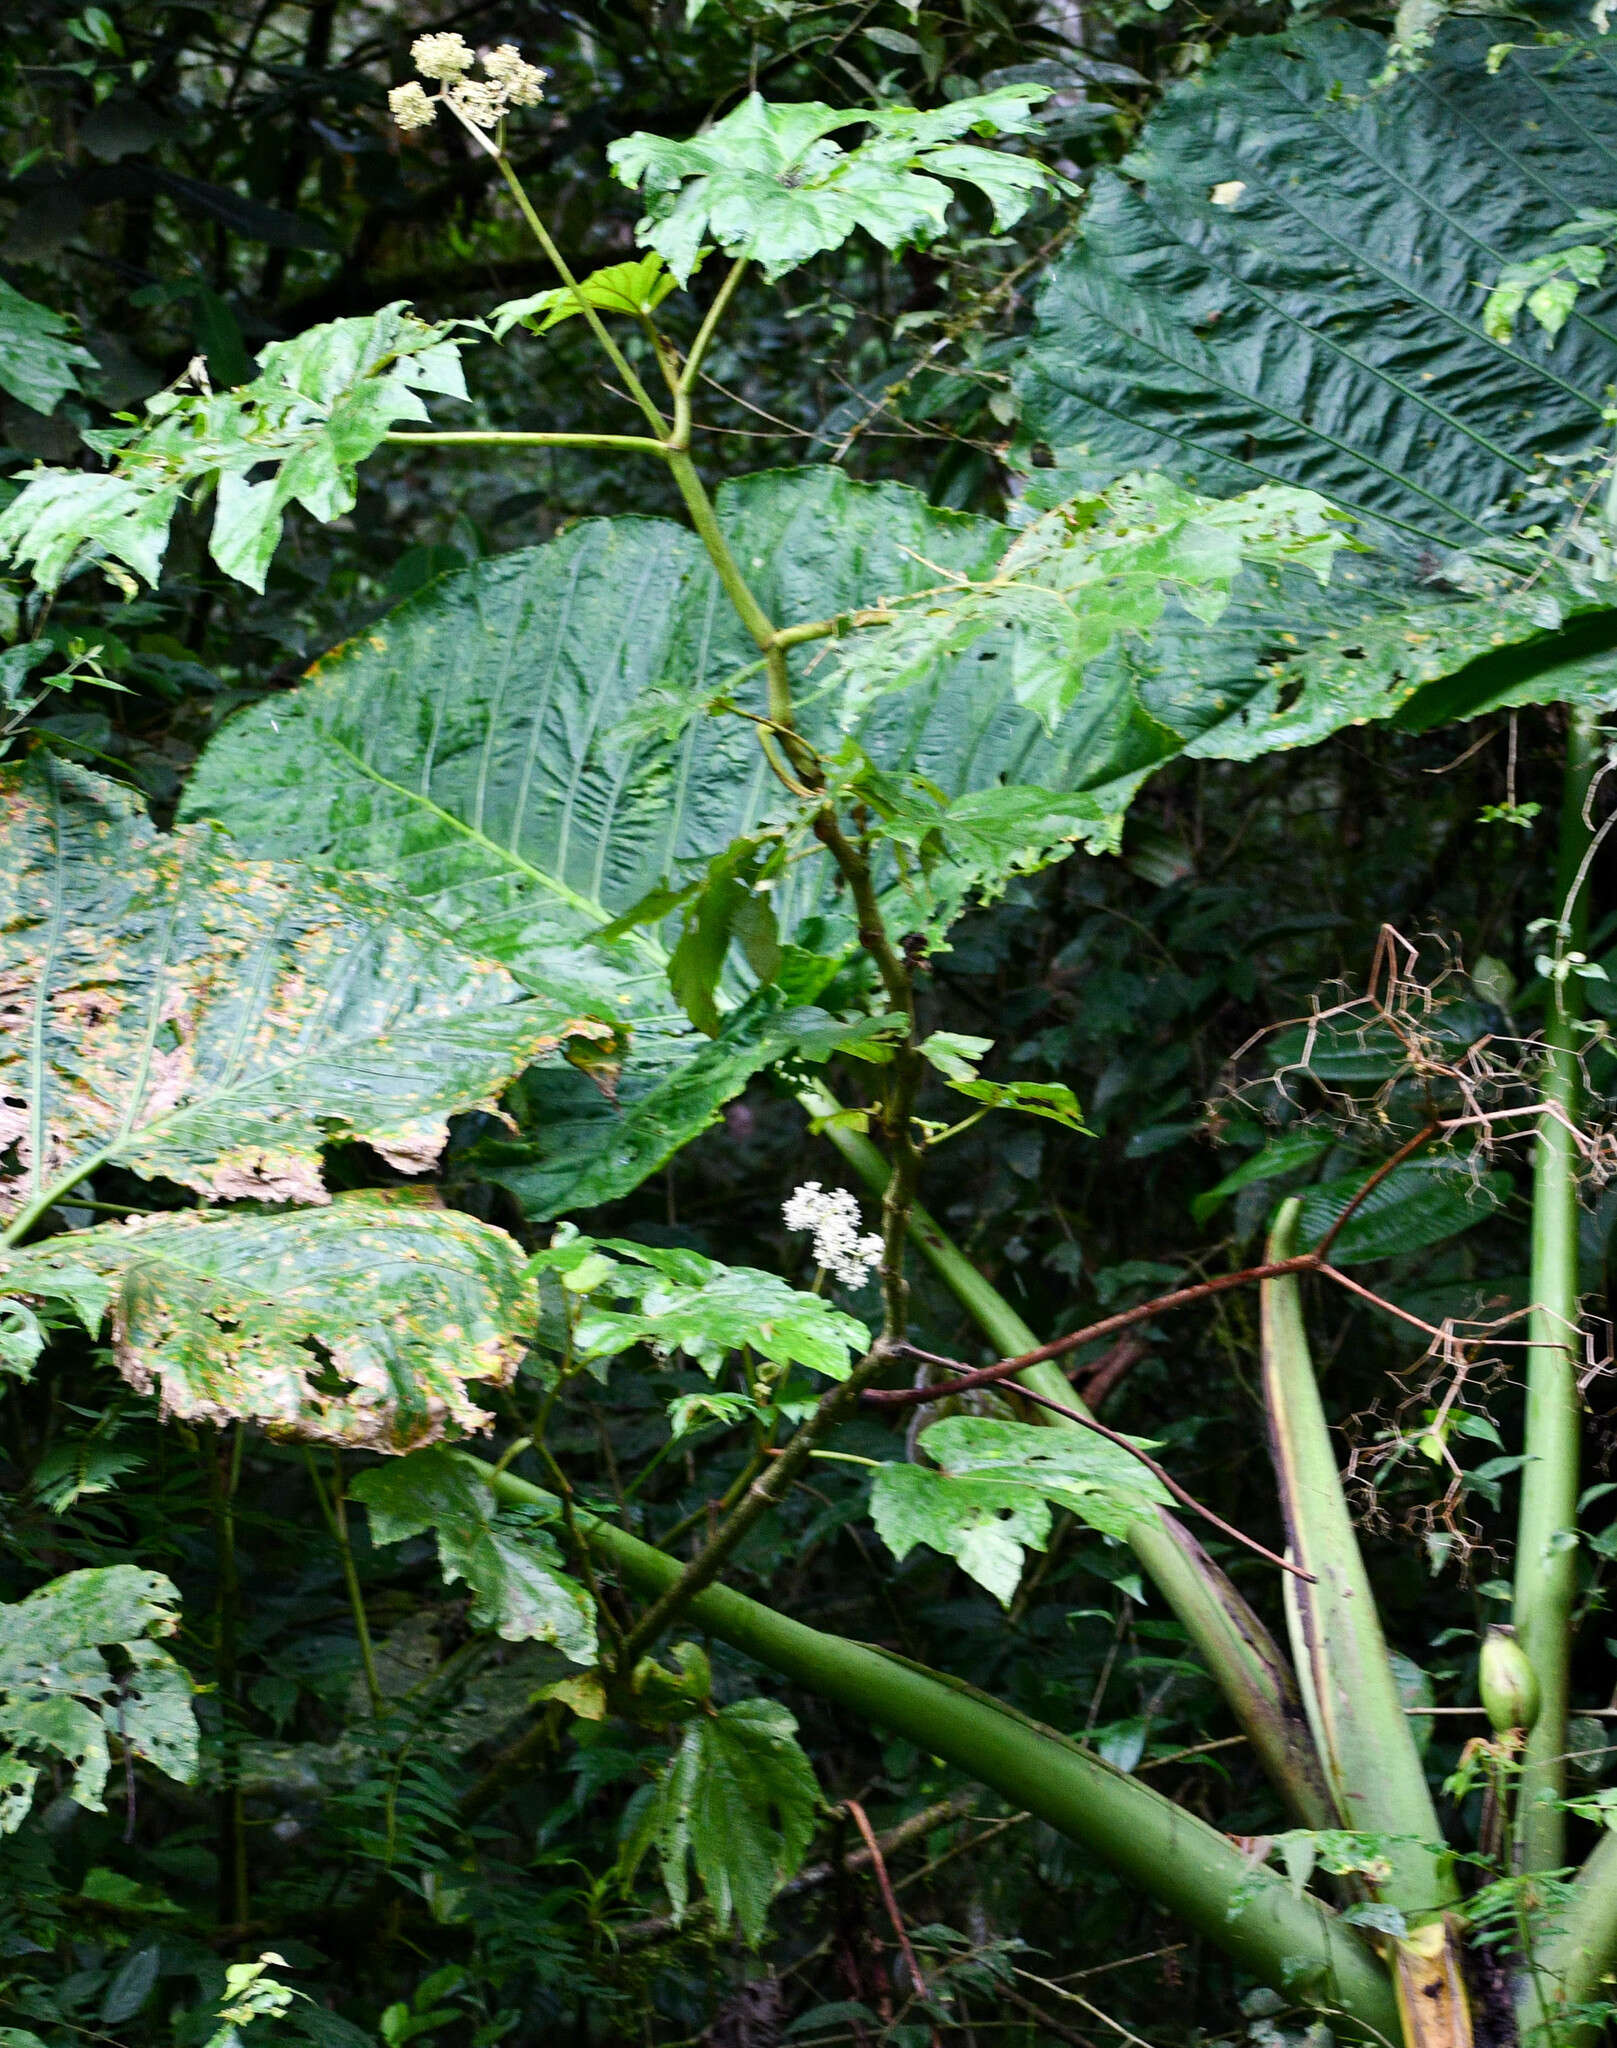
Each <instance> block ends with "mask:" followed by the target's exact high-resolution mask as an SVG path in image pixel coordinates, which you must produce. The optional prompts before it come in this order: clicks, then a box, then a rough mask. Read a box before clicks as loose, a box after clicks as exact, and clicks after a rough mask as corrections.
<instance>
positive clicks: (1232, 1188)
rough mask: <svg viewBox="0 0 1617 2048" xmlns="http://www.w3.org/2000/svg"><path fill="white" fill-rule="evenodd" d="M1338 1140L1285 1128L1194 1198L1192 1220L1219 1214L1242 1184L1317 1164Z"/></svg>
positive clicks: (1325, 1133) (1331, 1134)
mask: <svg viewBox="0 0 1617 2048" xmlns="http://www.w3.org/2000/svg"><path fill="white" fill-rule="evenodd" d="M1335 1143H1336V1136H1335V1133H1334V1132H1332V1131H1328V1130H1316V1129H1312V1128H1310V1129H1305V1130H1300V1131H1286V1132H1283V1133H1282V1134H1281V1136H1279V1137H1278V1138H1271V1139H1270V1141H1269V1143H1268V1144H1267V1145H1265V1146H1264V1148H1263V1150H1262V1151H1261V1152H1255V1153H1253V1155H1252V1157H1251V1158H1250V1159H1243V1160H1242V1161H1241V1163H1240V1165H1239V1166H1237V1167H1236V1168H1234V1169H1233V1171H1231V1172H1229V1173H1227V1174H1225V1176H1224V1178H1223V1179H1222V1180H1221V1181H1218V1182H1217V1183H1216V1184H1215V1185H1214V1186H1212V1187H1210V1188H1208V1189H1206V1190H1205V1191H1204V1192H1203V1193H1202V1194H1199V1195H1197V1196H1195V1197H1194V1198H1193V1199H1192V1201H1191V1204H1190V1213H1191V1217H1192V1219H1193V1221H1195V1222H1196V1223H1205V1222H1206V1221H1207V1219H1208V1217H1209V1216H1213V1215H1216V1214H1217V1212H1218V1210H1219V1208H1220V1207H1221V1205H1222V1204H1223V1203H1225V1202H1227V1201H1228V1200H1229V1198H1230V1196H1231V1195H1238V1194H1239V1193H1240V1192H1241V1190H1242V1189H1243V1188H1250V1187H1255V1186H1256V1185H1257V1184H1258V1183H1259V1182H1260V1181H1266V1180H1280V1179H1282V1178H1283V1177H1284V1176H1285V1175H1286V1174H1288V1173H1298V1172H1300V1171H1301V1170H1302V1169H1303V1168H1304V1167H1308V1166H1312V1165H1314V1163H1315V1162H1316V1161H1317V1160H1319V1159H1322V1158H1323V1157H1324V1155H1325V1154H1326V1153H1327V1152H1329V1151H1330V1149H1331V1147H1332V1146H1333V1145H1334V1144H1335Z"/></svg>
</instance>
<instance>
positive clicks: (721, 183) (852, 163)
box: [607, 85, 1058, 284]
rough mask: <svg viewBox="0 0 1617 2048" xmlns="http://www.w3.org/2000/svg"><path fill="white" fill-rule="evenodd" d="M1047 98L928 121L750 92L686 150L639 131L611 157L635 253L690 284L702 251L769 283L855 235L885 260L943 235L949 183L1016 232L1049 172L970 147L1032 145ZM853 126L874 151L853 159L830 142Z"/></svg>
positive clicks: (986, 100) (992, 95) (909, 111)
mask: <svg viewBox="0 0 1617 2048" xmlns="http://www.w3.org/2000/svg"><path fill="white" fill-rule="evenodd" d="M1049 91H1050V88H1049V87H1048V86H1046V85H1006V86H1001V87H1000V88H999V89H998V90H997V91H995V92H988V93H980V94H978V95H976V96H975V97H973V98H966V99H958V100H951V101H947V102H946V103H945V104H944V105H943V106H942V107H940V108H938V109H936V111H934V112H931V113H924V114H923V113H917V112H916V110H915V109H914V108H913V107H870V108H855V109H853V110H852V111H850V110H849V109H847V108H845V107H828V106H825V105H823V104H822V103H820V102H819V101H815V100H811V101H807V102H800V103H796V104H792V105H787V106H778V105H772V104H771V103H770V102H769V101H767V100H766V99H764V97H763V96H762V94H760V93H756V92H754V93H751V94H749V95H748V97H747V98H746V99H745V100H743V101H742V103H741V105H740V106H739V107H737V108H736V109H735V110H734V112H733V113H729V114H726V115H725V116H724V118H723V120H721V121H716V122H714V124H713V126H712V127H711V128H709V129H707V130H706V131H705V133H703V134H701V135H698V136H696V137H695V138H694V139H693V140H691V141H689V142H673V141H670V140H669V139H668V138H667V137H666V136H662V135H648V134H646V133H644V132H643V131H641V132H638V133H636V134H634V135H628V136H625V137H624V138H623V140H622V141H620V142H614V143H612V144H611V145H610V146H609V147H608V150H607V155H608V156H609V158H610V159H611V162H612V168H613V169H614V170H615V171H616V172H617V174H618V176H619V177H620V178H621V179H622V180H623V182H624V184H626V185H629V186H631V187H633V188H635V189H636V190H638V191H641V192H643V193H644V194H645V198H646V213H645V217H644V218H643V219H642V220H641V221H640V223H639V225H638V227H637V229H636V234H637V237H638V239H639V241H640V242H641V243H642V244H643V245H644V246H646V247H649V248H652V249H655V250H656V251H657V252H658V254H659V255H660V256H662V257H663V259H664V261H665V262H666V263H667V265H668V267H669V269H670V270H671V271H672V272H673V273H674V275H675V277H677V278H678V279H679V281H680V283H681V284H684V283H685V282H686V281H687V280H688V279H689V277H690V274H691V272H692V271H693V270H694V269H695V268H696V266H697V264H698V263H699V262H700V261H701V258H702V249H703V244H704V243H705V242H717V243H718V245H719V247H720V248H721V249H722V250H723V251H724V252H725V254H726V255H728V256H742V255H748V256H754V257H756V259H757V260H758V261H759V262H760V263H761V264H762V265H763V267H764V272H765V274H766V275H767V276H769V277H771V278H775V277H782V276H784V275H785V273H786V272H787V271H788V270H794V269H796V267H797V266H798V264H800V263H806V262H807V261H808V259H809V258H810V257H811V256H818V255H820V254H822V253H823V252H824V251H825V250H827V249H836V248H840V246H841V245H842V244H843V243H844V242H845V241H847V239H848V238H849V236H850V235H852V233H853V232H854V230H855V229H856V228H863V229H864V230H865V232H866V233H867V234H869V235H871V236H873V237H874V238H875V240H876V241H878V242H880V243H881V245H882V247H883V248H885V249H897V248H899V247H901V246H902V245H904V244H905V243H910V242H918V241H930V240H931V239H933V238H934V237H935V236H937V235H940V234H941V233H942V232H943V230H944V227H945V225H946V224H947V215H948V209H949V201H950V199H951V197H952V194H951V192H950V190H949V186H948V184H947V183H945V182H944V180H946V179H947V180H952V181H954V182H957V183H960V184H967V185H974V186H976V187H977V188H978V190H980V191H982V192H983V193H985V194H986V195H987V197H988V199H989V200H990V202H991V203H992V205H993V209H994V222H995V225H996V226H997V227H1008V226H1010V224H1011V223H1012V222H1013V221H1016V220H1019V219H1020V218H1021V216H1022V215H1023V214H1024V213H1025V212H1026V211H1027V207H1028V203H1029V201H1030V200H1031V199H1032V197H1033V195H1034V194H1035V193H1036V192H1040V191H1043V190H1045V189H1047V188H1048V187H1050V186H1051V185H1053V184H1055V183H1057V182H1058V181H1057V180H1056V179H1055V178H1054V177H1053V176H1052V174H1051V173H1050V172H1049V171H1047V170H1046V169H1045V168H1044V166H1043V165H1042V164H1040V163H1037V162H1033V161H1030V160H1029V159H1028V158H1026V157H1014V156H1007V155H1004V154H1002V153H1001V152H999V151H997V150H992V149H984V148H982V147H981V146H980V145H978V144H976V143H970V142H964V141H962V140H961V137H963V136H966V135H971V134H978V135H984V136H992V135H1026V134H1029V133H1033V134H1036V133H1037V132H1038V123H1037V122H1036V121H1035V120H1034V119H1033V118H1032V115H1031V112H1030V109H1031V108H1032V107H1033V106H1035V105H1036V104H1037V103H1038V102H1039V101H1040V100H1042V99H1045V98H1047V97H1048V95H1049ZM856 125H858V126H862V127H869V128H870V129H872V130H873V131H874V132H873V133H872V135H871V136H870V137H869V139H868V140H867V141H865V142H862V143H859V144H857V145H856V146H855V147H854V148H852V149H844V148H843V147H842V145H841V144H840V143H837V142H833V141H832V140H831V139H830V138H831V136H832V134H833V133H834V131H835V130H836V129H838V128H851V127H854V126H856Z"/></svg>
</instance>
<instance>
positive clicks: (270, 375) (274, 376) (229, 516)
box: [0, 302, 466, 591]
mask: <svg viewBox="0 0 1617 2048" xmlns="http://www.w3.org/2000/svg"><path fill="white" fill-rule="evenodd" d="M453 327H454V323H453V322H450V323H447V324H439V325H432V324H430V323H429V322H427V321H423V320H417V319H416V318H415V317H414V316H413V315H412V314H410V313H408V312H406V310H405V309H404V306H403V304H402V302H401V303H400V304H397V305H392V306H384V307H383V308H382V309H381V311H380V312H377V313H367V314H364V315H360V316H357V317H355V318H351V319H345V320H333V321H330V322H328V323H327V324H326V325H324V326H320V327H311V328H308V329H306V330H305V332H303V333H302V334H299V335H295V336H294V337H293V338H292V339H291V340H289V341H274V342H271V343H270V344H269V346H268V347H267V348H264V349H262V350H260V352H259V356H258V365H259V371H258V375H257V376H256V377H255V378H253V380H252V381H251V382H250V383H248V384H244V385H242V386H240V387H239V388H238V389H236V390H234V391H220V392H214V391H209V390H201V391H194V392H192V391H187V392H181V391H178V390H175V389H169V390H166V391H163V392H160V393H158V395H157V396H156V397H155V398H154V399H152V400H150V401H149V402H148V405H147V409H146V417H145V419H144V420H143V421H142V422H141V424H140V425H138V426H135V427H115V428H99V429H96V430H95V431H93V432H91V433H88V434H87V435H86V436H85V439H86V440H87V441H88V442H89V443H90V445H91V446H92V447H93V448H95V449H96V450H97V451H98V452H99V453H100V454H101V455H103V456H104V457H105V458H106V459H107V461H108V464H109V467H108V468H106V469H105V470H100V471H95V472H90V471H85V470H80V469H64V468H47V467H38V468H35V469H33V470H31V471H28V472H26V473H25V475H24V476H23V478H22V485H23V488H22V490H21V491H20V492H19V493H18V494H17V496H16V497H15V498H13V499H12V501H11V503H10V504H8V505H7V506H6V507H5V509H4V511H3V512H0V558H7V557H9V559H10V560H11V561H13V562H14V563H15V564H16V565H17V566H18V567H19V568H20V569H25V570H27V571H28V572H29V573H30V574H31V575H32V577H33V579H34V581H35V582H36V583H38V584H39V585H40V586H41V587H42V588H43V589H46V590H54V589H55V588H56V587H57V585H58V584H60V583H61V581H62V580H63V578H64V577H65V576H66V575H68V573H69V572H70V571H71V569H72V568H73V567H74V566H75V565H77V564H78V563H79V562H81V561H83V560H85V559H87V557H88V556H90V555H93V554H106V555H110V556H111V557H112V558H113V559H114V560H115V561H117V562H121V563H122V564H124V566H125V567H126V568H128V569H131V570H133V571H134V573H135V574H136V575H137V576H140V577H143V578H144V579H145V580H146V581H147V582H148V583H155V582H156V581H157V578H158V575H159V573H160V572H161V569H162V563H163V556H164V553H165V551H166V549H167V546H168V533H169V522H170V521H171V519H172V518H173V516H174V513H175V511H176V509H177V508H178V506H179V504H180V503H181V501H182V500H186V499H190V498H191V497H192V496H193V495H194V494H196V493H197V492H199V491H200V490H201V488H202V487H203V486H210V487H211V488H212V489H213V492H214V515H213V525H212V529H211V534H210V539H209V551H210V553H211V554H212V556H213V559H214V561H215V562H217V563H218V565H219V567H220V568H221V569H223V570H224V571H225V573H226V575H228V576H234V577H236V578H237V579H238V580H239V581H240V582H243V583H246V584H247V585H249V586H250V587H251V588H252V589H254V590H259V591H261V590H262V589H263V588H264V578H265V575H266V573H267V572H268V569H269V564H270V560H271V557H272V556H273V555H274V553H275V549H276V546H277V544H278V543H279V541H280V537H281V527H282V521H283V517H284V515H285V513H286V511H287V509H288V508H289V507H290V506H292V505H301V506H302V507H303V508H304V509H305V510H306V511H308V512H310V513H312V514H313V516H314V517H315V518H316V519H319V520H331V519H336V518H339V517H340V516H341V515H342V514H343V513H345V512H350V511H352V510H353V506H354V500H355V493H356V489H357V485H356V481H355V473H356V469H357V465H358V464H359V463H361V462H362V461H364V459H365V458H366V457H367V456H368V455H371V454H373V453H374V452H375V450H376V449H377V448H378V447H379V446H380V445H381V442H382V439H383V437H384V435H386V434H387V433H388V432H389V430H390V429H391V428H393V427H395V426H396V425H398V424H399V422H400V421H414V422H421V421H424V420H426V419H427V418H428V417H429V415H428V412H427V408H426V405H425V403H424V401H423V399H422V396H421V394H422V393H423V392H437V393H439V394H441V395H442V396H445V397H449V398H464V397H465V396H466V386H465V382H464V380H463V378H462V376H461V371H460V357H459V353H458V349H457V345H456V343H455V342H453V341H452V340H450V339H449V336H450V335H451V333H452V332H453ZM266 466H267V467H269V468H271V469H272V471H273V473H272V474H271V475H269V476H260V477H258V478H257V479H256V480H254V477H253V472H254V471H256V470H260V469H262V468H264V467H266Z"/></svg>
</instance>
